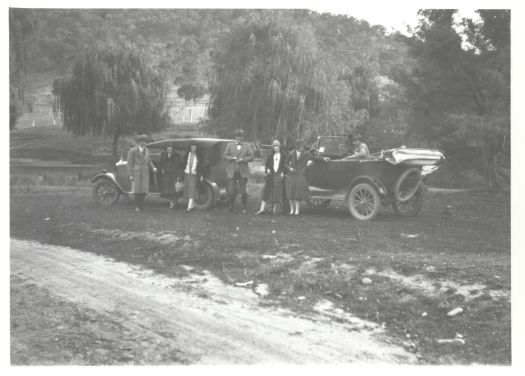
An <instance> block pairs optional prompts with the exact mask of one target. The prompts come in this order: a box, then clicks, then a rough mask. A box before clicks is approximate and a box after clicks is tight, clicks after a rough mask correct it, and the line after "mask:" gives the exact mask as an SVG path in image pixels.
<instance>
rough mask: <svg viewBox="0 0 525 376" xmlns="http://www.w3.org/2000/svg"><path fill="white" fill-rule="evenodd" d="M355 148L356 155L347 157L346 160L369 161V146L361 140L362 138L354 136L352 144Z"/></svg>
mask: <svg viewBox="0 0 525 376" xmlns="http://www.w3.org/2000/svg"><path fill="white" fill-rule="evenodd" d="M352 144H353V146H354V153H353V154H351V155H349V156H347V157H345V158H344V159H367V158H368V157H369V156H370V151H369V150H368V146H366V144H365V143H364V142H363V141H362V140H361V136H359V135H354V140H353V142H352Z"/></svg>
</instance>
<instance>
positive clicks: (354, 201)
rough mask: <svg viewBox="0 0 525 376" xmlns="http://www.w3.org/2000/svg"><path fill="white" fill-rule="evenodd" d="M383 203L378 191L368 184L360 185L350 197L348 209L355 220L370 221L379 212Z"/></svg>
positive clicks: (353, 190) (354, 188)
mask: <svg viewBox="0 0 525 376" xmlns="http://www.w3.org/2000/svg"><path fill="white" fill-rule="evenodd" d="M380 206H381V201H380V198H379V194H378V193H377V190H376V189H375V188H374V187H373V186H372V185H370V184H368V183H360V184H357V185H356V186H355V187H353V188H352V190H351V191H350V194H349V195H348V209H349V210H350V213H351V214H352V216H353V217H354V218H355V219H358V220H360V221H369V220H371V219H372V218H374V217H375V216H376V214H377V212H378V211H379V207H380Z"/></svg>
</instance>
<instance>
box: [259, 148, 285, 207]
mask: <svg viewBox="0 0 525 376" xmlns="http://www.w3.org/2000/svg"><path fill="white" fill-rule="evenodd" d="M272 149H273V151H272V152H271V153H270V155H268V158H266V164H265V167H264V172H265V174H266V178H265V182H264V187H263V191H262V202H261V209H260V210H259V211H258V212H257V213H255V214H257V215H260V214H264V211H265V209H266V204H267V203H270V205H271V208H272V213H273V214H276V213H277V207H278V205H281V207H282V206H283V203H284V173H285V168H284V164H285V159H286V155H285V153H284V152H283V149H282V148H281V143H280V142H279V140H274V141H273V143H272Z"/></svg>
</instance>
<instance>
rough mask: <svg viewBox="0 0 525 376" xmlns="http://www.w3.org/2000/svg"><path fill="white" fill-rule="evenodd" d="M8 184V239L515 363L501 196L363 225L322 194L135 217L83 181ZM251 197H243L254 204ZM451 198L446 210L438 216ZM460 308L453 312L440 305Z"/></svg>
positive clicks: (450, 355) (446, 351) (429, 200)
mask: <svg viewBox="0 0 525 376" xmlns="http://www.w3.org/2000/svg"><path fill="white" fill-rule="evenodd" d="M14 192H15V193H12V196H11V235H12V236H13V237H15V238H19V239H27V240H35V241H38V242H41V243H47V244H53V245H59V246H68V247H72V248H75V249H79V250H82V251H87V252H90V253H92V254H96V255H101V256H108V257H111V258H112V259H114V260H117V261H121V262H125V263H128V264H131V265H134V267H136V268H147V269H148V270H152V271H154V272H156V273H162V274H164V275H167V276H169V277H176V278H182V279H185V278H190V280H192V281H193V282H192V283H189V282H188V283H183V284H182V285H179V286H180V288H181V289H183V290H184V291H192V286H201V285H202V283H204V282H203V281H204V280H206V281H208V282H209V281H215V280H216V281H220V283H221V284H219V285H217V286H221V288H218V289H215V290H213V289H212V290H210V289H211V286H210V285H207V291H208V292H206V291H204V292H202V297H206V299H207V300H208V301H211V300H213V297H214V296H216V297H219V296H221V290H222V289H223V288H224V286H230V287H231V286H237V287H242V288H241V289H240V290H245V291H246V292H247V293H249V294H250V295H252V296H257V297H258V299H256V300H255V301H256V302H257V305H258V306H261V307H264V308H272V309H286V310H288V311H289V312H291V313H293V315H296V316H300V317H302V316H306V317H309V316H311V315H315V316H317V317H324V318H325V319H327V320H330V321H331V322H335V323H346V324H348V323H350V324H352V326H350V327H348V326H347V329H349V328H351V329H352V330H360V329H359V328H360V326H359V325H361V324H363V323H364V324H363V327H364V325H366V326H368V327H369V328H366V331H367V332H368V331H372V332H373V331H374V330H375V329H376V328H379V329H380V330H381V331H384V333H385V334H387V335H388V337H389V338H391V339H393V341H394V342H395V343H396V344H397V345H401V346H403V348H404V349H405V350H407V351H409V352H410V353H412V354H414V356H415V357H416V358H417V359H418V361H419V362H421V363H425V364H427V363H431V364H471V363H483V364H510V362H511V330H510V328H511V320H510V319H511V315H510V312H511V309H510V308H511V301H510V287H511V286H510V280H511V279H510V198H509V196H508V195H507V196H505V195H500V196H498V195H493V194H488V193H483V192H462V193H461V192H459V193H442V192H437V193H431V194H429V195H427V196H426V197H425V204H424V207H423V210H422V212H421V214H420V215H419V216H417V217H415V218H400V217H396V216H394V215H393V214H392V211H391V210H389V209H388V208H387V209H383V210H382V211H381V212H380V214H379V215H378V217H377V219H375V220H374V221H371V222H366V223H363V222H359V221H355V220H353V219H351V218H350V217H349V214H348V210H347V209H346V208H345V207H344V206H341V205H332V204H331V205H330V206H329V207H328V208H327V209H321V210H313V209H308V208H305V209H304V211H303V212H302V214H303V215H302V216H299V217H298V218H289V217H288V216H282V215H281V216H279V215H277V216H262V217H259V216H253V215H242V214H240V213H234V214H229V213H228V214H226V213H225V211H224V210H223V208H221V207H216V208H213V209H211V210H209V211H203V212H196V213H190V214H186V213H184V212H183V210H175V211H173V210H171V211H170V210H168V209H167V207H166V206H167V205H166V202H165V201H162V200H160V199H157V198H153V197H148V198H147V207H146V211H145V212H143V213H135V212H134V211H133V205H132V203H131V202H129V201H128V200H125V199H123V200H121V201H120V202H119V204H118V205H113V206H111V207H102V206H98V205H95V204H94V203H93V202H92V201H91V199H90V192H89V189H78V188H65V187H60V188H58V187H43V186H42V187H35V189H34V190H32V191H31V192H27V193H24V192H19V191H17V190H14ZM258 204H259V201H258V200H257V199H255V198H253V197H250V198H249V205H250V207H249V209H250V211H252V212H254V211H255V210H256V209H258ZM449 206H452V207H453V208H454V215H448V214H446V213H445V210H444V209H446V208H447V207H449ZM179 208H180V209H183V203H180V204H179ZM487 213H490V215H487ZM195 278H197V279H198V278H200V279H199V282H198V283H197V282H195ZM363 278H368V279H369V280H370V283H366V284H365V283H363ZM209 291H213V293H210V292H209ZM235 291H237V290H235ZM219 304H220V303H219ZM456 308H461V310H462V312H461V313H459V314H457V315H454V316H448V315H447V314H448V313H449V312H450V311H452V310H454V309H456ZM352 320H355V321H354V322H353V323H352ZM358 320H361V321H358ZM458 339H461V340H458Z"/></svg>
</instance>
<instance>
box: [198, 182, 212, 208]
mask: <svg viewBox="0 0 525 376" xmlns="http://www.w3.org/2000/svg"><path fill="white" fill-rule="evenodd" d="M212 205H213V188H212V187H211V185H210V184H208V183H200V184H199V197H198V198H197V199H195V208H196V209H198V210H204V209H208V208H209V207H211V206H212Z"/></svg>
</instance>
